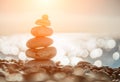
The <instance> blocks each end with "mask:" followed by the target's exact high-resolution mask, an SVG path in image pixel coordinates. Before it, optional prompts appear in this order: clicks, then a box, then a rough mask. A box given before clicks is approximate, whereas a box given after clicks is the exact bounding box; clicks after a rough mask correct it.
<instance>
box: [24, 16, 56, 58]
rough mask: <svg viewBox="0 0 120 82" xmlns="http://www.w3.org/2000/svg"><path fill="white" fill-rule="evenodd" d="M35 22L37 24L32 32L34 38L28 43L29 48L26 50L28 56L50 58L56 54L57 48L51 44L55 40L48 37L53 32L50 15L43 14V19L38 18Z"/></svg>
mask: <svg viewBox="0 0 120 82" xmlns="http://www.w3.org/2000/svg"><path fill="white" fill-rule="evenodd" d="M35 24H36V25H37V26H35V27H33V28H32V29H31V34H32V35H33V36H34V38H32V39H30V40H28V41H27V43H26V45H27V47H28V48H29V49H28V50H26V56H27V57H30V58H34V59H36V60H50V59H51V58H53V57H54V56H55V55H56V48H55V47H52V46H50V45H51V44H52V43H53V40H52V39H51V38H48V36H51V35H52V34H53V29H52V28H50V26H51V23H50V21H49V19H48V15H46V14H45V15H43V16H42V19H38V20H37V21H36V22H35Z"/></svg>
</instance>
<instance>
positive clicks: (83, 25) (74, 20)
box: [0, 0, 120, 35]
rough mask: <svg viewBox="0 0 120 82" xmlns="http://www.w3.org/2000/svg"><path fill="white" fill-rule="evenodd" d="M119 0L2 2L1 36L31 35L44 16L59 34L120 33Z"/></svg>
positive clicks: (0, 0) (10, 0)
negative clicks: (32, 29) (44, 15)
mask: <svg viewBox="0 0 120 82" xmlns="http://www.w3.org/2000/svg"><path fill="white" fill-rule="evenodd" d="M119 4H120V1H119V0H0V34H1V35H6V34H16V33H29V32H30V30H31V28H32V27H34V26H35V21H36V20H37V19H40V18H41V16H42V14H48V15H49V18H50V20H51V23H52V26H53V29H54V31H55V32H60V33H61V32H62V33H63V32H74V33H75V32H79V33H81V32H82V33H113V34H114V33H119V32H120V30H119V29H120V23H119V22H120V5H119Z"/></svg>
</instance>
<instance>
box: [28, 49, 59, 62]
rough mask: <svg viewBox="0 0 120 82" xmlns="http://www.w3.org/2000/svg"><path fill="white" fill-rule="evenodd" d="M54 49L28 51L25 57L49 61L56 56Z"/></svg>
mask: <svg viewBox="0 0 120 82" xmlns="http://www.w3.org/2000/svg"><path fill="white" fill-rule="evenodd" d="M56 52H57V51H56V48H55V47H46V48H42V49H28V50H27V51H26V56H28V57H31V58H35V59H39V60H45V59H51V58H53V57H54V56H55V55H56Z"/></svg>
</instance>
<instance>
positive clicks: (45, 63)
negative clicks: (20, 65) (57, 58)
mask: <svg viewBox="0 0 120 82" xmlns="http://www.w3.org/2000/svg"><path fill="white" fill-rule="evenodd" d="M54 66H56V65H55V63H54V62H53V61H52V60H31V61H28V62H27V63H25V67H26V68H32V67H38V68H41V67H54Z"/></svg>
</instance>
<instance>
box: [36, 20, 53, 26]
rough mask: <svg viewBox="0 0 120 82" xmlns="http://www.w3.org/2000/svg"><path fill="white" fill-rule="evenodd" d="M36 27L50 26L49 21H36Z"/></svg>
mask: <svg viewBox="0 0 120 82" xmlns="http://www.w3.org/2000/svg"><path fill="white" fill-rule="evenodd" d="M35 24H36V25H42V26H50V25H51V23H50V21H49V20H45V19H38V20H37V21H36V22H35Z"/></svg>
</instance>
